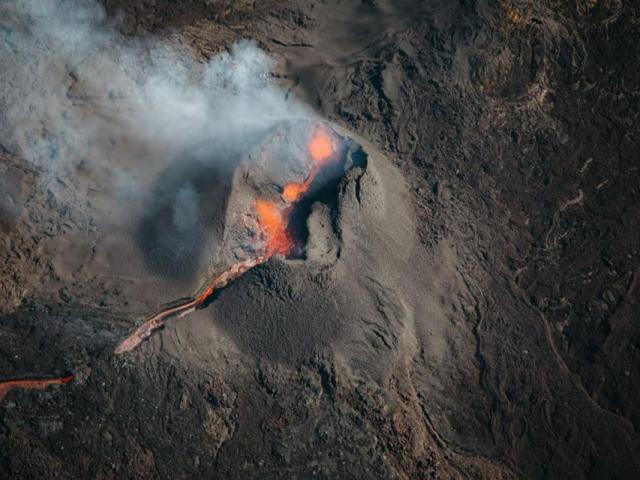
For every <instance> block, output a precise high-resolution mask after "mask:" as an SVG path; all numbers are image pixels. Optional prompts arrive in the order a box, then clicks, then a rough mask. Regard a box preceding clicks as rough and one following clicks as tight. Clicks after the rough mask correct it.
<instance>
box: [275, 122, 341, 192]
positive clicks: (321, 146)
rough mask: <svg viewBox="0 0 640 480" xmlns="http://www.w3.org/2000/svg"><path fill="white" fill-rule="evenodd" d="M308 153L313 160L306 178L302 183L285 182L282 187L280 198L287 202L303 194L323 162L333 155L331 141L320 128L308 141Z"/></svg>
mask: <svg viewBox="0 0 640 480" xmlns="http://www.w3.org/2000/svg"><path fill="white" fill-rule="evenodd" d="M309 153H310V154H311V159H312V160H313V166H312V167H311V171H310V172H309V175H307V178H305V179H304V181H303V182H302V183H297V182H290V183H287V184H286V185H285V186H284V188H283V189H282V198H283V199H284V201H285V202H287V203H293V202H296V201H298V200H299V199H300V197H302V195H304V194H305V193H306V192H307V190H309V187H310V186H311V183H313V180H314V178H315V177H316V175H317V174H318V172H319V171H320V169H321V168H322V167H323V166H324V164H325V163H326V162H327V161H328V160H329V159H331V157H332V155H333V141H332V140H331V137H329V135H328V134H327V132H325V131H324V129H322V128H317V129H316V131H315V133H314V135H313V137H312V138H311V141H310V142H309Z"/></svg>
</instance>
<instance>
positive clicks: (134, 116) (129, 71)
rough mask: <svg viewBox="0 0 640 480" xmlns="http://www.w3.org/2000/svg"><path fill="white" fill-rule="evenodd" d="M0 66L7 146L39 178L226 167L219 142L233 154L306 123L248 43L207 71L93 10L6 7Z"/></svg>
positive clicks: (49, 2) (38, 4) (36, 2)
mask: <svg viewBox="0 0 640 480" xmlns="http://www.w3.org/2000/svg"><path fill="white" fill-rule="evenodd" d="M0 64H1V65H2V67H0V68H2V70H1V71H0V85H2V86H1V87H0V108H1V110H2V113H1V117H0V144H2V145H4V147H5V148H6V149H8V150H10V151H13V152H15V153H19V154H20V155H21V156H23V157H24V158H25V159H28V160H29V161H30V162H32V164H33V165H34V166H36V167H37V168H38V169H39V170H40V171H41V172H43V174H44V177H55V176H56V175H59V174H61V172H66V171H71V172H73V169H76V168H78V167H81V168H84V169H89V170H92V171H96V172H102V173H105V172H106V173H108V174H109V175H110V176H111V177H112V181H113V182H114V184H117V185H120V186H122V185H125V186H126V185H129V186H130V185H131V183H132V182H134V183H135V181H134V180H132V179H134V178H135V175H133V174H131V173H130V172H129V171H127V172H125V173H123V172H122V168H123V167H122V165H123V164H127V162H129V163H128V164H129V165H130V163H131V162H135V161H142V160H141V159H149V158H156V159H157V158H159V157H162V158H172V157H175V156H178V155H179V154H180V153H181V152H184V151H186V150H190V151H192V152H194V153H196V154H198V155H199V156H202V157H203V158H207V157H208V156H212V155H213V154H216V155H217V157H220V155H219V151H218V149H219V145H220V143H221V142H220V140H221V139H224V145H225V148H226V149H233V148H234V146H236V145H237V146H241V145H242V143H243V142H244V141H245V139H246V136H247V135H250V134H252V133H255V132H258V131H262V130H264V129H268V128H270V127H271V126H273V125H275V124H277V123H278V122H280V121H282V120H284V119H288V118H292V117H298V116H310V115H311V114H310V112H309V111H307V110H306V109H305V108H304V107H302V106H301V105H299V104H297V103H295V102H294V101H292V100H287V99H286V98H285V95H284V92H283V91H282V90H281V89H280V88H279V87H278V86H277V85H275V84H274V83H273V82H272V81H271V79H270V75H269V72H270V69H271V68H272V67H273V60H272V59H271V58H270V57H269V56H268V55H266V54H265V53H264V52H262V51H261V50H260V49H259V48H257V47H256V46H255V45H254V44H253V43H251V42H240V43H238V44H236V45H234V46H233V47H232V49H231V50H230V51H229V52H224V53H221V54H220V55H218V56H216V57H215V58H213V59H212V60H211V61H209V62H208V63H206V64H200V63H198V62H196V61H194V60H193V59H192V58H190V57H189V55H188V54H185V53H184V52H180V51H178V50H177V49H176V48H174V47H172V46H171V45H169V44H168V43H166V42H163V41H161V40H159V39H156V38H149V37H147V38H137V39H133V38H130V37H124V36H123V35H121V34H120V33H119V32H118V31H117V30H116V29H115V28H114V26H113V25H112V24H110V21H109V19H108V18H107V17H106V15H105V13H104V10H103V8H102V7H101V6H100V5H99V4H98V3H96V2H94V1H79V0H66V1H64V0H60V1H56V0H22V1H16V2H3V3H2V5H0ZM69 169H71V170H69ZM123 178H126V181H122V180H123Z"/></svg>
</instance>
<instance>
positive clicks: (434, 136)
mask: <svg viewBox="0 0 640 480" xmlns="http://www.w3.org/2000/svg"><path fill="white" fill-rule="evenodd" d="M17 4H20V2H12V1H7V2H3V3H2V4H0V52H2V53H1V56H2V58H1V60H2V62H1V63H2V67H0V79H2V82H1V83H0V105H2V108H1V109H0V112H2V113H1V115H0V231H1V237H0V238H1V241H0V258H1V259H2V261H1V262H0V371H1V372H2V377H3V378H2V379H0V380H12V379H20V378H41V377H47V376H51V377H63V376H65V375H67V374H73V376H74V378H73V382H72V383H70V384H68V385H60V386H52V387H49V388H47V389H46V390H28V389H22V390H21V389H14V390H12V391H11V392H9V393H8V394H7V395H6V396H5V398H4V399H3V400H2V403H0V475H1V476H2V477H3V478H104V479H106V478H224V479H227V478H229V479H231V478H243V479H244V478H260V479H270V478H274V479H275V478H358V479H359V478H398V479H419V478H443V479H445V478H447V479H448V478H474V479H475V478H487V479H496V478H505V479H506V478H527V479H528V478H575V479H580V478H585V479H587V478H589V479H590V478H611V479H627V478H628V479H634V478H638V475H640V457H638V454H637V452H638V451H640V403H639V402H638V401H637V398H638V397H639V396H640V324H639V323H638V322H637V319H638V318H639V317H640V304H639V303H638V301H637V300H638V297H639V289H638V285H637V284H638V280H637V275H638V273H639V268H640V260H639V251H638V250H639V249H640V247H639V246H640V227H639V225H640V198H639V194H640V191H639V190H640V178H639V177H640V173H639V170H638V169H639V167H640V166H639V164H638V159H639V158H640V127H639V125H640V119H639V118H638V117H639V110H640V80H639V79H638V76H637V73H636V67H637V65H638V61H639V60H640V42H639V41H638V40H639V39H640V5H638V4H637V3H635V2H630V1H629V2H624V1H623V0H574V1H567V2H556V1H551V0H544V1H535V2H533V1H523V2H513V1H510V0H495V1H489V0H486V1H485V0H477V1H463V0H461V1H458V2H452V1H423V2H419V1H408V0H396V1H393V0H378V1H375V0H373V1H361V2H355V1H354V2H345V1H339V0H325V1H318V2H302V1H295V0H292V1H280V2H272V1H266V2H253V1H245V0H242V1H234V2H230V1H229V2H227V1H222V0H221V1H205V0H189V1H183V2H172V1H169V0H156V1H153V2H151V1H131V0H130V1H126V2H125V1H120V0H104V1H103V2H102V4H103V5H104V8H105V12H106V14H105V17H104V18H102V17H100V22H105V23H107V24H109V25H110V27H109V28H113V29H114V31H116V32H118V33H117V35H118V38H120V37H121V38H123V39H126V41H127V42H140V43H141V44H145V42H146V41H150V40H149V39H160V40H161V41H162V42H163V43H162V45H169V46H170V47H171V49H173V50H172V51H175V52H178V53H179V56H180V57H181V58H188V59H192V60H193V61H194V64H195V65H196V67H194V69H197V65H206V64H207V62H210V61H212V59H215V58H217V56H218V55H219V54H220V53H221V52H225V51H230V50H231V49H232V48H233V47H232V46H233V45H234V44H235V43H236V42H237V41H240V40H247V39H249V40H252V41H253V42H255V44H256V46H257V47H258V48H259V49H261V50H262V51H264V52H266V54H267V55H269V56H270V58H272V59H273V63H272V64H271V65H270V67H269V72H270V73H269V76H270V78H272V79H273V80H274V81H275V82H277V84H278V85H279V88H281V89H283V90H284V91H285V92H286V94H287V97H288V98H291V99H298V100H299V101H300V103H301V104H303V105H304V106H305V108H310V109H311V110H312V111H313V115H316V116H317V118H318V119H322V121H323V122H326V123H327V125H330V126H331V128H333V129H335V131H336V132H339V134H340V135H341V136H342V137H341V138H344V139H347V140H345V142H347V141H348V143H349V145H350V150H348V153H345V155H346V157H345V160H344V162H346V164H345V165H347V167H349V168H346V167H345V168H344V170H343V171H341V172H340V174H339V175H337V177H336V178H333V179H332V180H331V181H330V182H328V184H327V185H328V186H325V187H324V188H316V189H315V190H314V189H312V190H311V194H310V195H311V196H309V197H308V198H307V203H306V205H307V206H306V210H304V212H303V213H304V214H303V215H302V217H301V224H302V227H301V228H302V230H303V233H302V234H301V235H302V238H303V239H304V241H305V254H304V255H301V256H298V257H297V258H283V257H282V256H275V257H274V258H272V259H270V260H269V261H267V262H266V263H264V264H262V265H260V266H258V267H256V268H255V269H253V270H251V271H249V272H248V273H247V274H245V275H244V276H242V277H241V278H239V279H238V280H237V281H235V282H234V283H232V284H231V285H229V287H227V288H226V289H224V290H223V291H221V292H219V295H217V297H216V298H215V299H214V300H213V301H212V302H211V303H210V305H209V306H208V307H207V308H205V309H202V310H198V311H196V312H195V313H194V314H192V315H191V316H189V317H185V318H182V319H175V320H171V322H170V323H169V324H168V325H167V328H166V329H165V330H164V331H162V332H160V333H159V334H157V335H155V336H153V337H152V338H151V339H150V340H149V341H148V342H145V343H144V344H143V345H141V346H140V347H139V348H138V349H136V350H135V351H133V352H131V353H129V354H126V355H114V353H113V350H114V348H115V346H116V345H117V344H118V342H119V341H121V340H122V339H123V338H125V337H126V335H128V334H129V333H130V332H131V330H132V329H133V328H134V327H136V326H137V325H139V324H140V323H141V322H142V321H143V320H144V319H145V318H146V317H148V316H149V315H150V314H152V313H154V312H155V311H157V310H158V309H159V308H161V307H162V306H163V305H164V304H166V303H168V302H171V301H174V300H177V299H180V298H182V297H185V296H189V295H192V294H193V292H195V291H197V290H198V289H199V288H201V287H202V286H203V285H204V284H206V282H207V281H208V280H209V279H210V277H211V275H212V274H213V273H215V272H217V271H219V268H220V265H221V263H224V262H222V260H223V259H225V258H226V257H225V255H227V254H228V252H226V253H225V252H221V245H226V244H227V242H226V240H225V239H226V238H228V235H229V233H228V232H229V228H230V227H229V225H230V224H231V223H230V222H229V221H228V219H229V218H230V216H232V215H233V214H234V212H239V211H241V209H240V208H239V207H236V205H239V204H242V198H243V197H242V195H243V193H242V192H244V191H246V190H245V189H246V188H248V187H247V185H249V186H251V185H253V184H252V183H251V182H252V181H253V180H252V178H262V177H260V176H259V175H258V176H257V177H255V175H257V174H254V173H252V172H253V171H254V170H251V169H249V171H248V173H246V174H244V173H243V171H242V169H241V168H240V167H238V165H244V164H246V159H251V158H253V157H255V156H256V155H255V151H256V149H258V150H259V149H260V148H263V147H264V146H265V145H267V146H268V145H271V144H270V143H269V142H275V144H276V145H277V144H278V142H277V140H278V138H281V137H278V135H277V134H274V133H273V130H268V131H260V134H259V135H258V134H256V135H255V136H251V137H250V141H249V140H247V139H246V138H249V137H246V138H245V137H243V142H240V143H241V145H242V149H231V148H230V147H229V148H227V146H228V144H230V143H231V140H230V138H229V137H228V136H227V137H221V138H216V139H214V141H212V142H213V143H212V144H213V145H215V146H216V149H215V151H214V152H213V153H212V152H211V151H210V150H209V148H208V144H206V145H205V147H206V148H205V147H203V148H201V149H193V150H191V149H189V150H188V151H186V152H185V150H184V148H183V145H182V144H180V145H178V146H179V147H180V148H177V147H176V148H173V147H174V146H175V145H174V144H171V145H169V147H167V146H166V145H165V144H164V143H163V142H162V139H163V136H166V135H167V134H168V132H165V131H162V133H161V134H158V138H156V139H154V141H150V140H149V138H147V137H133V136H131V135H130V128H125V127H123V126H122V125H121V124H118V125H116V126H112V124H115V120H113V119H115V118H121V117H122V116H127V115H129V113H128V112H129V111H128V110H126V109H124V110H123V108H122V107H121V106H120V104H119V103H118V101H119V100H118V98H119V97H118V92H115V93H114V92H109V85H111V83H114V84H115V82H116V81H118V79H117V76H116V75H115V74H114V76H113V77H111V76H110V75H108V73H109V70H108V68H106V67H108V66H109V65H112V64H111V63H109V62H110V60H109V59H107V60H105V63H104V64H100V63H99V62H96V66H91V68H96V69H101V68H105V70H104V71H103V70H99V71H100V72H102V74H101V78H102V80H103V81H104V85H103V84H102V83H99V84H98V85H97V87H95V88H94V91H92V90H91V89H90V88H88V87H86V85H85V84H83V76H82V74H83V70H82V65H80V66H74V65H70V64H65V63H60V62H57V61H54V59H55V58H58V57H55V55H54V53H55V52H54V51H53V50H47V49H46V48H44V45H40V44H38V45H36V47H37V49H38V50H34V51H32V50H29V51H28V52H27V53H28V54H29V57H25V52H26V51H27V50H25V49H24V48H23V47H22V44H21V43H20V42H19V41H18V40H16V39H17V38H22V37H20V36H19V35H20V32H21V31H22V29H23V28H24V26H23V24H22V23H21V22H22V20H21V19H22V17H21V14H20V12H19V9H17V7H16V5H17ZM16 12H18V13H16ZM55 27H56V28H59V25H57V24H56V25H55ZM27 30H28V28H27ZM100 38H102V37H100ZM98 45H100V44H99V43H98ZM136 45H137V43H136ZM150 45H152V46H153V45H154V44H153V43H150ZM136 48H137V47H136ZM141 48H144V47H141ZM98 51H100V50H98ZM91 57H92V55H88V54H87V55H86V57H82V58H87V60H86V62H91V61H92V60H91ZM25 58H33V62H29V63H28V67H25V68H24V70H22V68H23V67H24V66H25V65H26V63H25ZM60 58H62V57H60ZM83 61H84V60H83ZM80 63H82V62H80ZM89 64H90V63H89ZM85 65H87V63H85ZM169 67H170V65H168V66H167V68H169ZM16 72H20V75H17V74H16ZM141 72H142V73H144V68H142V67H141V68H140V71H137V70H135V69H133V70H131V71H130V72H129V73H130V74H131V76H132V78H138V77H136V75H138V76H139V75H142V73H141ZM134 83H135V82H132V85H133V84H134ZM3 85H4V86H3ZM119 85H128V84H125V83H119ZM311 110H310V111H311ZM179 113H180V112H176V115H179ZM310 115H311V114H310ZM131 116H132V118H135V119H136V122H137V121H138V120H137V119H138V117H135V112H133V113H131ZM59 118H63V119H68V122H69V123H65V125H71V126H74V125H75V126H79V125H82V124H83V123H88V121H89V119H95V118H100V119H101V120H100V121H101V122H102V121H104V122H106V123H100V124H98V125H100V128H98V129H96V132H97V133H96V132H93V133H95V136H92V137H91V138H90V141H87V142H84V140H83V139H80V140H78V141H77V142H76V138H75V137H74V136H73V135H72V132H73V131H74V130H73V129H69V130H56V128H57V127H56V125H57V124H55V122H54V120H55V119H59ZM104 119H106V120H104ZM147 120H148V119H147ZM92 121H95V120H92ZM105 125H106V127H105ZM292 130H293V131H295V129H292ZM93 133H92V135H93ZM169 133H170V132H169ZM188 134H189V132H181V135H182V137H183V138H185V135H187V136H188ZM52 138H54V139H55V140H56V141H55V142H52V141H51V139H52ZM43 140H44V141H45V142H44V143H43ZM76 143H77V144H82V145H83V147H82V148H83V150H82V152H83V155H82V156H78V158H77V159H75V160H74V161H69V162H66V161H64V160H65V158H67V157H68V158H71V157H72V155H71V154H70V153H68V152H77V151H79V150H78V149H77V148H75V145H76ZM85 144H86V145H85ZM234 144H235V143H234ZM43 145H44V146H46V148H45V149H44V150H43V149H42V146H43ZM68 145H74V148H75V149H73V150H72V149H70V147H68ZM87 145H88V146H87ZM261 146H262V147H261ZM170 147H171V148H170ZM268 151H269V150H268ZM96 152H99V153H100V155H97V154H96ZM202 152H205V153H206V155H205V154H203V153H202ZM27 153H30V154H32V155H31V156H30V155H28V154H27ZM32 157H33V158H32ZM36 157H37V158H38V159H42V158H45V159H46V161H45V162H39V161H34V158H36ZM211 157H216V158H217V157H220V158H221V159H222V160H219V161H210V158H211ZM176 158H179V161H176ZM57 159H62V160H60V162H59V163H60V165H61V167H59V168H55V169H52V168H51V165H52V164H53V163H54V161H58V160H57ZM230 159H234V160H233V161H231V160H230ZM243 162H245V163H243ZM249 164H250V162H249ZM56 165H57V163H56ZM114 172H115V173H114ZM114 177H117V178H118V182H115V181H114V180H113V179H114ZM130 182H135V189H131V188H128V187H127V185H129V184H130ZM114 185H116V186H115V187H114ZM261 185H262V186H261V187H260V188H261V189H262V190H261V191H264V192H266V191H268V182H267V181H266V180H265V181H263V182H262V184H261ZM265 185H267V186H265ZM186 186H188V188H187V189H185V188H186ZM273 195H275V194H273ZM189 198H195V199H196V200H197V202H196V203H195V204H192V203H190V202H189V201H186V200H188V199H189ZM274 198H275V197H274ZM185 199H186V200H185ZM178 200H181V201H180V202H178ZM182 200H184V201H182ZM178 205H181V207H180V208H182V209H183V210H180V211H178ZM191 205H197V208H195V207H194V209H193V212H195V217H194V218H193V219H192V221H189V222H187V223H186V224H183V223H182V221H176V218H180V219H184V218H191V217H190V216H189V215H187V214H186V213H185V212H187V213H189V212H191V209H190V208H191V207H190V206H191ZM185 209H186V210H185ZM172 219H173V222H172V221H171V220H172Z"/></svg>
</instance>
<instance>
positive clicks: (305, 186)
mask: <svg viewBox="0 0 640 480" xmlns="http://www.w3.org/2000/svg"><path fill="white" fill-rule="evenodd" d="M308 148H309V154H310V155H309V156H310V157H311V160H312V165H311V168H310V171H309V174H308V175H307V177H306V178H305V179H304V180H303V181H302V182H300V183H295V182H291V183H288V184H287V185H285V187H284V188H283V190H282V199H283V200H284V205H282V204H280V203H278V202H272V201H269V200H265V199H261V198H258V199H256V204H255V208H256V216H257V220H258V225H259V228H260V233H261V235H260V236H258V237H257V238H258V240H260V241H262V242H263V245H262V246H261V247H260V248H259V249H257V251H258V252H259V254H258V255H257V256H256V257H255V258H251V259H248V260H244V261H242V262H238V263H236V264H234V265H232V266H231V268H229V269H228V270H226V271H225V272H223V273H221V274H220V275H218V276H217V277H216V278H215V279H214V280H213V281H212V282H211V283H210V284H209V286H208V287H207V288H206V289H205V290H204V291H203V292H202V293H201V294H199V295H198V296H196V297H195V298H193V300H190V301H187V302H185V303H182V304H179V305H176V306H173V307H169V308H167V309H165V310H162V311H160V312H158V313H157V314H156V315H154V316H153V317H151V318H149V319H148V320H147V321H146V322H144V323H143V324H142V325H141V326H140V327H138V328H137V329H136V330H135V331H134V332H133V333H132V334H131V335H130V336H129V337H127V338H126V339H125V340H124V341H123V342H122V343H120V345H118V347H117V348H116V349H115V353H117V354H121V353H125V352H128V351H131V350H133V349H134V348H136V347H137V346H138V345H140V344H141V343H142V342H143V341H145V340H147V339H148V338H149V337H150V336H151V335H152V334H153V333H154V332H155V331H157V330H159V329H161V328H163V327H164V324H165V323H166V321H167V320H169V319H170V318H173V317H182V316H184V315H187V314H189V313H191V312H193V311H194V310H197V309H199V308H203V307H204V306H205V305H206V302H207V300H208V299H209V298H210V297H211V296H212V295H213V294H214V292H215V291H216V290H219V289H220V288H223V287H225V286H226V285H228V284H229V283H230V282H232V281H233V280H235V279H236V278H238V277H239V276H241V275H242V274H243V273H245V272H246V271H248V270H250V269H251V268H253V267H255V266H257V265H260V264H261V263H264V262H266V261H267V260H268V259H269V258H271V257H272V256H274V255H285V256H287V255H289V254H290V253H291V250H292V249H293V247H294V246H295V241H294V239H293V238H292V237H291V235H290V232H289V228H288V226H289V215H290V214H291V211H292V210H293V207H294V205H295V203H296V202H297V201H298V200H299V199H300V198H301V197H302V195H304V193H306V192H307V191H308V190H309V188H310V187H311V184H312V183H313V180H314V179H315V177H316V176H317V174H318V173H319V172H320V170H321V169H322V167H323V166H324V165H326V164H327V163H328V162H329V161H330V160H332V159H333V158H334V155H333V153H334V150H335V148H334V144H333V141H332V139H331V137H330V136H329V134H328V133H327V132H326V131H325V130H324V129H323V128H321V127H318V128H316V130H315V132H314V134H313V136H312V138H311V140H310V142H309V146H308Z"/></svg>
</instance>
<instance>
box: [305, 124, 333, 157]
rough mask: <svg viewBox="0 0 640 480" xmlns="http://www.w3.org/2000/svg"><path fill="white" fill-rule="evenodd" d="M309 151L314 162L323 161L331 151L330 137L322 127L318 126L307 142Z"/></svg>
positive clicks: (329, 155)
mask: <svg viewBox="0 0 640 480" xmlns="http://www.w3.org/2000/svg"><path fill="white" fill-rule="evenodd" d="M309 153H311V158H313V160H314V161H315V162H316V163H321V162H322V163H324V161H325V160H327V159H328V158H329V157H331V154H332V153H333V142H332V141H331V137H329V135H328V134H327V132H325V131H324V130H323V129H322V128H318V129H317V130H316V133H315V134H314V136H313V138H312V139H311V142H310V143H309Z"/></svg>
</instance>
